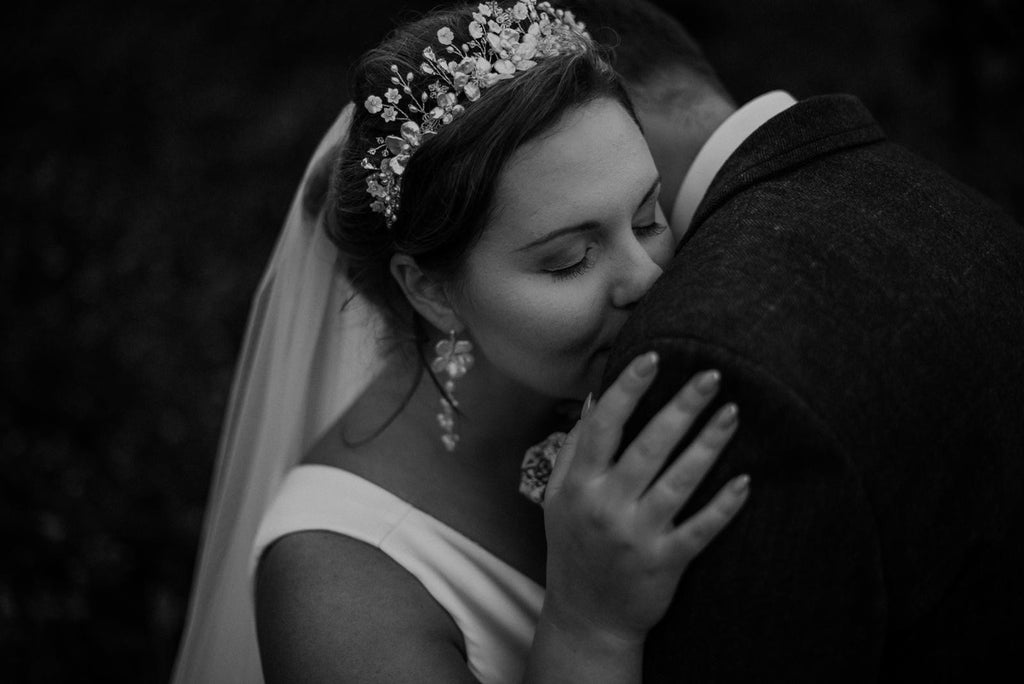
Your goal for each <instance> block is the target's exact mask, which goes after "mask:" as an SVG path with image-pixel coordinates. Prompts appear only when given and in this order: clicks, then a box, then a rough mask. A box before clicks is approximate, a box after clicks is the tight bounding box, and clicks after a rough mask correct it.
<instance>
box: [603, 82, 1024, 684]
mask: <svg viewBox="0 0 1024 684" xmlns="http://www.w3.org/2000/svg"><path fill="white" fill-rule="evenodd" d="M650 349H655V350H657V351H658V352H659V353H660V355H661V359H662V361H661V366H660V370H659V377H658V381H657V382H656V384H655V387H654V388H653V389H652V390H650V391H649V392H648V394H647V396H646V397H645V398H644V401H643V403H642V404H641V406H640V408H639V409H638V411H637V413H636V414H635V415H634V418H633V420H632V421H631V423H630V424H629V426H627V431H626V435H625V440H628V439H631V438H632V436H634V435H635V434H636V432H637V430H638V428H639V427H640V426H641V425H643V424H645V423H646V422H647V420H649V418H650V417H651V416H652V415H653V414H654V412H655V410H656V409H657V408H658V407H660V406H661V405H663V404H664V403H665V401H667V400H668V398H669V397H670V396H671V395H672V394H673V393H674V392H675V391H676V390H677V389H678V388H679V387H680V386H681V385H682V383H683V382H684V381H685V380H686V379H687V378H688V377H689V376H690V375H691V374H693V373H695V372H697V371H700V370H702V369H706V368H717V369H719V370H720V371H722V374H723V391H722V394H721V397H720V400H721V401H725V400H730V401H736V402H737V403H738V404H739V407H740V429H739V432H738V433H737V435H736V437H735V438H734V440H733V443H732V444H731V445H730V446H729V447H728V449H727V451H726V452H725V453H724V454H723V456H722V457H721V459H720V462H719V463H718V464H717V465H716V467H715V468H714V469H713V471H712V472H711V473H710V475H709V477H708V480H707V482H706V483H705V485H704V486H703V487H702V488H701V490H700V491H699V493H698V494H699V495H698V497H696V499H695V500H694V501H691V502H690V503H689V504H688V506H687V507H686V508H685V509H684V511H683V513H684V514H688V513H690V512H692V511H693V510H695V507H696V506H698V505H702V504H703V503H704V502H706V501H707V500H708V499H709V498H710V496H711V494H712V493H713V492H714V491H717V489H718V488H719V487H720V486H721V485H722V484H724V483H725V482H726V481H727V480H728V479H729V478H730V477H733V476H735V475H737V474H739V473H743V472H748V473H750V474H751V476H752V488H751V495H750V498H749V500H748V502H747V505H746V508H745V510H744V511H742V512H741V514H740V517H739V518H738V519H737V520H735V521H733V523H732V524H731V525H730V527H729V528H728V529H726V530H725V532H724V533H723V534H722V535H721V537H720V538H718V539H717V540H715V541H714V542H713V543H712V545H711V546H710V547H709V548H708V550H707V551H706V552H705V553H704V554H702V555H701V556H699V557H698V558H697V559H696V561H695V562H694V563H693V564H692V565H691V567H690V569H689V570H688V571H687V573H686V574H685V576H684V577H683V580H682V584H681V585H680V590H679V593H678V595H677V600H676V602H675V603H674V604H673V607H672V608H671V609H670V611H669V613H668V615H667V616H666V618H665V620H664V621H663V622H662V623H661V624H660V625H659V626H658V627H657V628H656V629H655V630H654V632H652V634H651V636H650V638H649V640H648V648H647V654H646V659H645V681H651V682H657V681H699V682H706V681H754V680H756V681H776V680H777V681H789V682H792V681H857V682H862V681H889V680H895V679H900V678H904V677H910V678H911V679H912V680H917V681H927V680H936V679H938V680H943V681H946V680H953V681H960V680H963V681H967V680H980V679H982V678H983V677H984V676H985V675H986V674H990V673H993V672H998V671H999V670H1000V669H1001V668H1002V667H1004V666H1006V667H1008V666H1009V665H1010V664H1011V662H1014V661H1011V658H1015V650H1016V648H1017V647H1018V646H1019V644H1020V643H1021V642H1022V638H1024V637H1022V634H1024V629H1022V620H1024V590H1022V589H1021V586H1020V582H1021V578H1022V577H1024V558H1022V555H1024V551H1022V549H1024V541H1022V540H1024V523H1022V518H1024V508H1022V502H1024V229H1022V228H1021V226H1019V225H1018V224H1016V223H1015V222H1013V221H1012V220H1011V219H1010V218H1008V217H1007V216H1006V215H1004V214H1003V213H1002V212H1001V211H1000V210H998V209H997V208H995V207H994V206H993V205H992V204H991V203H989V202H988V201H987V200H985V199H984V198H982V197H980V196H979V195H978V194H977V193H975V192H974V191H972V190H971V189H969V188H967V187H965V186H964V185H962V184H960V183H958V182H957V181H955V180H954V179H952V178H950V177H949V176H947V175H946V174H945V173H943V172H942V171H941V170H939V169H937V168H936V167H934V166H933V165H931V164H929V163H927V162H926V161H924V160H922V159H920V158H918V157H916V156H914V155H913V154H911V153H909V152H908V151H906V150H905V149H903V148H901V147H899V146H897V145H895V144H893V143H891V142H889V141H887V140H886V138H885V136H884V134H883V132H882V131H881V129H880V128H879V127H878V125H877V124H876V123H875V121H874V120H873V118H872V117H871V116H870V114H869V113H868V112H867V110H866V109H865V108H864V107H863V105H861V103H860V102H859V101H858V100H856V99H855V98H853V97H850V96H842V95H835V96H825V97H817V98H812V99H809V100H805V101H802V102H800V103H798V104H796V105H794V106H793V107H791V108H790V109H788V110H787V111H785V112H783V113H781V114H779V115H778V116H776V117H774V118H773V119H771V120H770V121H769V122H768V123H767V124H765V125H764V126H762V127H761V128H760V129H758V130H757V131H756V132H755V133H754V134H753V135H752V136H750V137H749V138H748V139H747V140H746V141H745V142H744V143H743V145H741V146H740V148H739V149H738V150H737V151H736V153H735V154H733V156H732V157H731V158H730V159H729V160H728V161H727V162H726V164H725V166H724V167H723V168H722V170H721V171H720V172H719V174H718V175H717V176H716V178H715V181H714V183H713V184H712V186H711V187H710V189H709V191H708V194H707V195H706V196H705V198H704V200H703V202H702V203H701V205H700V206H699V208H698V210H697V212H696V215H695V217H694V224H693V227H692V228H691V230H690V231H689V233H687V235H686V236H685V238H684V240H683V243H682V244H681V245H680V247H679V251H678V253H677V255H676V258H675V260H674V261H673V263H672V264H671V266H670V268H669V270H667V271H666V273H665V275H664V276H663V277H662V278H661V280H660V281H659V282H658V283H657V284H656V285H655V287H654V288H653V289H652V290H651V291H650V292H649V293H648V295H647V296H646V297H645V299H644V300H643V301H642V302H641V303H640V304H639V305H638V307H637V310H636V311H635V312H634V314H633V316H632V317H631V319H630V321H629V323H628V324H627V325H626V327H625V328H624V329H623V331H622V333H621V334H620V337H619V340H618V342H617V344H616V346H615V348H614V349H613V353H612V358H611V360H610V362H609V366H608V370H607V373H606V382H608V381H609V380H610V379H611V378H614V377H615V376H616V375H618V373H619V372H620V371H621V370H622V368H623V367H624V366H625V365H626V363H628V361H629V360H630V359H632V358H633V357H634V356H636V355H637V354H640V353H642V352H645V351H648V350H650ZM625 440H624V442H623V443H624V444H625V443H628V442H627V441H625Z"/></svg>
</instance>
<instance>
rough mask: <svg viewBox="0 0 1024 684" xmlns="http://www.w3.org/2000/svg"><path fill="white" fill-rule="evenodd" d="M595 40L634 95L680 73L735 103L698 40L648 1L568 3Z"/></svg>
mask: <svg viewBox="0 0 1024 684" xmlns="http://www.w3.org/2000/svg"><path fill="white" fill-rule="evenodd" d="M565 6H566V7H568V8H569V9H571V10H572V11H573V13H574V14H575V15H576V16H577V17H578V18H579V19H580V20H582V21H583V22H584V23H585V24H586V27H587V31H588V32H589V33H590V35H591V37H593V38H594V40H596V41H597V42H598V43H599V44H601V45H602V46H604V47H605V48H607V49H608V50H610V51H611V60H610V61H611V63H612V65H613V66H614V67H615V70H616V71H617V72H618V74H619V76H621V77H622V79H623V80H624V81H625V82H626V85H627V87H628V88H629V90H630V92H631V93H634V92H636V91H638V90H641V89H643V88H645V87H649V86H652V85H654V81H655V80H658V79H660V78H662V77H665V76H669V77H671V76H672V75H673V74H676V73H678V72H679V70H680V69H683V70H685V71H686V72H688V75H689V76H692V77H695V78H696V79H697V80H699V81H703V82H704V83H706V84H707V85H708V86H710V87H711V89H712V90H714V91H716V92H718V93H719V94H720V95H722V96H724V97H726V98H727V99H731V97H730V96H729V93H728V91H727V90H726V89H725V87H724V86H723V85H722V82H721V81H720V80H719V78H718V74H717V73H715V70H714V68H713V67H712V66H711V63H710V62H708V60H707V58H706V57H705V56H704V52H703V50H701V47H700V45H699V44H698V43H697V41H696V40H694V39H693V37H692V36H691V35H690V34H689V33H688V32H687V31H686V29H685V28H683V26H682V24H680V23H679V21H678V20H677V19H676V18H675V17H673V16H672V15H671V14H669V13H668V12H666V11H665V10H663V9H662V8H661V7H658V6H657V5H655V4H654V3H653V2H649V0H566V3H565Z"/></svg>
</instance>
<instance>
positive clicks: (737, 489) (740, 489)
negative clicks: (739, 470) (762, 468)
mask: <svg viewBox="0 0 1024 684" xmlns="http://www.w3.org/2000/svg"><path fill="white" fill-rule="evenodd" d="M729 489H731V490H732V493H733V494H739V495H743V494H746V493H747V492H748V491H749V490H750V476H749V475H740V476H739V477H737V478H734V479H733V481H732V482H730V483H729Z"/></svg>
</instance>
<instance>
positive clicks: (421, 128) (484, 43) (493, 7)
mask: <svg viewBox="0 0 1024 684" xmlns="http://www.w3.org/2000/svg"><path fill="white" fill-rule="evenodd" d="M477 9H478V11H477V12H473V21H471V22H469V35H470V41H469V42H468V43H463V44H462V45H456V44H455V43H454V41H455V34H454V32H453V31H452V30H451V28H449V27H444V28H442V29H440V30H438V32H437V41H438V43H440V44H441V46H443V49H444V54H441V55H439V54H437V53H436V52H434V49H433V48H431V47H427V48H424V50H423V62H422V63H421V64H420V68H419V71H420V74H423V75H426V76H429V77H433V79H432V80H430V81H429V82H428V83H427V84H426V89H425V90H420V91H419V92H418V93H416V92H414V91H413V87H412V83H413V81H414V80H415V78H416V75H415V74H413V72H411V71H410V72H408V73H407V74H405V76H404V77H403V76H402V74H401V73H400V71H399V69H398V66H397V65H394V64H392V65H391V71H392V76H391V82H392V83H393V84H394V87H392V88H388V89H387V91H386V92H385V93H384V99H383V100H382V99H381V98H380V97H378V96H377V95H371V96H369V97H368V98H366V101H365V102H364V103H363V106H365V107H366V110H367V111H368V112H370V113H371V114H380V117H381V118H382V119H384V121H386V122H388V123H391V122H393V121H396V120H398V121H402V122H403V123H402V125H401V128H400V129H399V131H400V133H401V135H389V136H387V137H386V138H377V146H376V147H373V148H371V149H369V150H368V151H367V153H368V154H367V156H366V157H363V160H362V164H363V168H365V169H367V170H368V171H370V174H369V175H368V176H367V178H366V191H367V192H368V193H369V194H370V196H371V197H373V202H372V203H371V204H370V208H371V209H373V210H374V211H376V212H378V213H381V214H383V215H384V221H385V223H386V224H387V226H388V227H389V228H390V227H391V225H392V224H393V223H394V221H395V218H396V216H397V215H398V202H399V199H400V197H401V192H402V183H401V181H402V174H403V173H404V172H405V167H406V165H407V164H408V163H409V158H410V157H412V155H413V154H414V153H415V152H416V150H417V149H418V148H419V146H420V145H421V144H423V142H424V141H425V140H427V139H428V138H429V137H430V136H432V135H435V134H436V133H437V131H438V130H439V129H440V128H441V127H443V126H446V125H448V124H449V123H451V122H452V121H453V120H454V119H455V118H456V117H458V116H459V115H461V114H462V113H463V112H464V111H465V107H466V104H468V103H470V102H475V101H476V100H478V99H480V92H481V91H482V90H484V89H485V88H490V87H491V86H493V85H494V84H496V83H498V82H499V81H503V80H505V79H509V78H512V77H513V76H514V75H515V74H516V73H518V72H520V71H526V70H528V69H531V68H533V67H534V66H536V65H537V61H536V60H537V59H538V58H543V57H551V56H555V55H563V54H571V53H576V52H582V51H583V50H585V49H586V46H587V39H588V38H589V36H588V35H587V32H586V31H585V30H584V25H583V24H582V23H581V22H578V21H576V18H575V17H574V16H573V14H572V12H569V11H565V10H561V9H555V8H553V7H552V6H551V4H550V3H548V2H540V3H538V2H536V0H521V2H517V3H515V4H514V5H513V6H512V7H511V8H509V9H504V8H502V7H500V6H499V5H498V3H497V2H494V1H493V0H492V1H491V2H485V3H483V4H481V5H479V7H478V8H477ZM431 101H433V105H431V104H430V103H431ZM385 102H386V104H385Z"/></svg>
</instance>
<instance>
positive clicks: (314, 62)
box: [0, 0, 1024, 682]
mask: <svg viewBox="0 0 1024 684" xmlns="http://www.w3.org/2000/svg"><path fill="white" fill-rule="evenodd" d="M434 4H436V3H435V2H404V3H400V2H383V1H378V0H364V1H363V2H359V3H355V2H348V1H344V0H335V1H334V2H307V3H297V2H283V1H281V0H269V1H265V2H247V3H241V2H234V1H231V2H219V3H216V4H214V3H202V4H200V3H182V2H177V3H175V2H166V1H165V2H159V3H156V4H148V5H142V4H136V3H123V4H116V3H113V4H111V3H104V4H102V5H99V4H91V5H87V4H86V3H68V2H63V3H62V2H56V3H49V4H41V3H27V4H23V5H22V6H21V7H20V8H17V9H8V10H5V14H6V15H7V16H6V19H5V20H4V22H3V28H2V29H0V36H2V39H3V40H2V45H3V46H4V53H5V54H4V58H3V64H2V66H0V72H2V73H3V74H4V91H5V92H6V95H5V96H4V100H5V101H6V102H7V104H6V105H3V106H2V107H0V111H3V112H4V114H5V116H4V117H3V118H4V119H6V120H7V121H8V123H7V124H6V125H4V126H3V128H2V134H0V135H2V140H3V147H2V149H3V165H2V167H0V168H2V174H3V175H2V182H0V187H2V192H3V197H2V200H3V202H2V207H3V212H4V217H5V219H4V227H3V228H2V234H3V238H2V251H0V283H2V288H0V311H2V312H3V314H2V316H3V318H2V327H0V330H2V332H0V340H2V341H0V388H2V394H0V401H2V405H0V406H2V409H0V459H2V460H0V525H2V527H0V544H2V547H0V548H2V550H0V679H2V680H4V681H64V680H72V679H74V680H83V679H85V680H88V679H102V680H104V681H119V680H126V681H138V682H144V681H156V682H160V681H164V680H166V678H167V676H168V673H169V671H170V666H171V663H172V660H173V657H174V652H175V648H176V645H177V640H178V638H179V634H180V629H181V625H182V620H183V618H184V610H185V605H186V598H187V594H188V588H189V583H190V580H191V573H192V568H193V562H194V559H195V552H196V545H197V541H198V532H199V528H200V524H201V520H202V511H203V506H204V503H205V499H206V495H207V488H208V484H209V477H210V474H211V468H212V463H213V457H214V453H215V450H216V443H217V434H218V428H219V423H220V421H221V414H222V411H223V408H224V404H225V401H226V398H227V393H228V391H229V384H230V380H231V375H232V371H233V363H234V358H235V355H236V353H237V350H238V345H239V342H240V338H241V335H242V332H243V326H244V323H245V317H246V313H247V308H248V304H249V298H250V296H251V293H252V290H253V288H254V286H255V284H256V282H257V279H258V277H259V274H260V271H261V269H262V268H263V266H264V263H265V262H266V260H267V258H268V257H269V254H270V250H271V248H272V245H273V242H274V238H275V236H276V234H277V231H278V229H279V227H280V223H281V221H282V219H283V217H284V213H285V211H286V209H287V207H288V204H289V202H290V200H291V197H292V194H293V192H294V190H295V186H296V183H297V182H298V180H299V177H300V175H301V173H302V170H303V167H304V165H305V163H306V161H307V158H308V156H309V155H310V153H311V152H312V150H313V148H314V146H315V145H316V143H317V141H318V140H319V138H320V136H321V134H322V133H323V132H324V131H325V130H326V128H327V127H328V126H329V125H330V123H331V122H332V120H333V119H334V117H335V115H336V114H337V113H338V111H339V110H340V108H341V107H342V106H343V105H344V104H345V102H346V101H347V98H346V94H345V84H346V77H347V70H348V67H349V65H350V64H351V62H352V59H353V57H354V56H355V55H356V54H358V53H359V52H360V51H362V50H364V49H366V48H367V47H370V46H371V45H373V44H374V43H375V42H376V41H377V40H378V39H379V38H380V37H381V36H382V35H383V33H384V31H385V30H386V29H387V28H388V27H389V26H391V25H392V22H393V21H394V20H396V19H399V18H401V17H403V16H409V8H419V9H426V8H429V7H430V6H432V5H434ZM664 4H665V6H667V7H671V8H672V10H673V11H674V12H676V13H677V14H678V15H679V16H680V17H682V18H684V20H685V21H686V22H687V24H688V26H689V27H690V28H691V30H692V31H693V33H694V34H695V35H696V36H697V37H698V39H699V40H701V41H702V42H703V44H704V45H705V47H706V49H707V52H708V53H709V57H710V58H711V61H712V62H713V63H714V64H716V65H717V66H718V67H719V70H720V73H721V75H722V77H723V79H724V81H725V83H726V84H727V85H728V86H729V87H730V88H731V89H732V90H733V92H734V94H735V95H736V96H737V98H738V99H739V100H740V101H743V100H745V99H747V98H749V97H752V96H754V95H757V94H759V93H760V92H763V91H765V90H767V89H770V88H775V87H781V88H785V89H788V90H790V91H791V92H792V93H793V94H794V95H796V96H797V97H802V96H808V95H812V94H820V93H826V92H838V91H844V92H850V93H854V94H856V95H858V96H860V97H861V98H862V99H863V100H864V101H865V102H866V103H867V105H868V106H869V107H870V108H871V109H872V111H873V112H874V113H875V115H876V116H877V118H878V119H879V120H880V122H881V123H882V125H883V126H884V127H885V128H886V129H887V131H888V132H889V134H890V136H891V137H892V138H894V139H896V140H897V141H900V142H903V143H904V144H906V145H907V146H908V147H910V148H912V149H914V150H916V151H917V152H919V153H920V154H922V155H924V156H925V157H927V158H930V159H932V160H933V161H935V162H937V163H938V164H940V165H942V166H944V167H946V168H947V169H948V170H949V171H950V172H951V173H952V174H953V175H954V176H956V177H958V178H960V179H961V180H963V181H965V182H967V183H969V184H971V185H974V186H976V187H977V188H979V189H981V190H982V191H983V192H985V193H986V194H988V195H989V196H990V197H991V198H992V199H993V200H994V201H995V202H996V203H998V204H1000V205H1002V206H1003V207H1004V208H1005V209H1006V210H1007V211H1008V212H1009V213H1011V214H1012V215H1014V216H1015V217H1016V218H1017V219H1018V220H1020V219H1021V218H1022V217H1024V192H1022V191H1024V154H1022V151H1024V133H1022V122H1024V59H1022V54H1021V47H1020V45H1021V42H1022V21H1021V13H1020V10H1019V6H1020V4H1021V3H1020V2H1019V1H1018V0H980V1H976V2H965V1H963V0H959V1H958V0H953V1H952V2H947V3H942V4H941V9H940V7H939V3H933V2H925V1H923V0H906V1H904V2H898V3H895V2H883V1H882V0H846V1H844V0H827V1H817V2H810V1H806V2H798V1H795V0H769V1H766V0H731V1H730V2H721V1H720V0H692V1H686V0H684V1H682V2H674V3H669V2H665V3H664ZM29 5H30V6H29Z"/></svg>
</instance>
